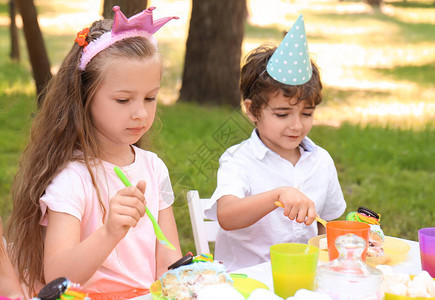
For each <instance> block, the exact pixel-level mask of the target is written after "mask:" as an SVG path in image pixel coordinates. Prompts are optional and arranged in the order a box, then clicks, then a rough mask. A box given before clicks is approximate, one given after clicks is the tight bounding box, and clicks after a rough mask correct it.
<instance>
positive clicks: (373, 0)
mask: <svg viewBox="0 0 435 300" xmlns="http://www.w3.org/2000/svg"><path fill="white" fill-rule="evenodd" d="M365 1H366V2H367V4H368V5H370V6H371V7H373V8H379V7H380V6H381V4H383V2H384V1H383V0H365Z"/></svg>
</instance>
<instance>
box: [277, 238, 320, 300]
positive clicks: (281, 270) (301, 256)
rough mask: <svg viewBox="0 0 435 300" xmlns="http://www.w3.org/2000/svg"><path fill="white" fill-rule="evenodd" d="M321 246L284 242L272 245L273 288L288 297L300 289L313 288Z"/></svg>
mask: <svg viewBox="0 0 435 300" xmlns="http://www.w3.org/2000/svg"><path fill="white" fill-rule="evenodd" d="M318 258H319V248H317V247H315V246H310V245H306V244H297V243H282V244H276V245H273V246H271V247H270V260H271V264H272V277H273V289H274V292H275V294H277V295H278V296H280V297H282V298H284V299H287V297H291V296H294V294H295V293H296V291H298V290H300V289H307V290H313V288H314V279H315V276H316V268H317V260H318Z"/></svg>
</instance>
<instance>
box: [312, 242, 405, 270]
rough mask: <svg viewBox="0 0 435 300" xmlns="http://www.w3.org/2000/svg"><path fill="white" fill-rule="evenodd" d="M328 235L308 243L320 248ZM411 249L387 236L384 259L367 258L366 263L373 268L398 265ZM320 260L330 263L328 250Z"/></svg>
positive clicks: (321, 252) (320, 253) (321, 254)
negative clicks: (322, 240) (320, 241)
mask: <svg viewBox="0 0 435 300" xmlns="http://www.w3.org/2000/svg"><path fill="white" fill-rule="evenodd" d="M325 237H326V234H322V235H319V236H315V237H313V238H311V239H310V240H309V241H308V245H313V246H316V247H319V240H320V239H322V238H325ZM410 249H411V247H410V246H409V245H408V244H407V243H406V242H404V241H402V240H399V239H396V238H393V237H389V236H386V237H385V241H384V256H383V257H367V259H366V263H368V264H369V265H372V266H376V265H381V264H382V265H390V266H393V265H396V264H398V263H401V262H403V261H405V260H406V257H407V256H408V252H409V250H410ZM319 260H320V261H322V262H327V261H329V255H328V250H322V249H321V250H320V252H319Z"/></svg>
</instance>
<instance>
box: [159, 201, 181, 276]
mask: <svg viewBox="0 0 435 300" xmlns="http://www.w3.org/2000/svg"><path fill="white" fill-rule="evenodd" d="M159 226H160V228H161V229H162V231H163V234H164V235H165V237H166V238H167V239H168V240H169V242H171V244H172V245H173V246H174V247H175V249H176V250H175V251H174V250H171V249H169V248H167V247H165V246H164V245H162V244H161V243H160V242H159V241H157V243H156V275H155V278H156V279H158V278H159V277H160V276H161V275H163V273H165V272H166V271H168V266H170V265H171V264H173V263H174V262H175V261H177V260H178V259H180V258H181V257H182V255H181V250H180V241H179V239H178V231H177V224H176V223H175V218H174V214H173V212H172V206H169V207H168V208H165V209H162V210H160V211H159Z"/></svg>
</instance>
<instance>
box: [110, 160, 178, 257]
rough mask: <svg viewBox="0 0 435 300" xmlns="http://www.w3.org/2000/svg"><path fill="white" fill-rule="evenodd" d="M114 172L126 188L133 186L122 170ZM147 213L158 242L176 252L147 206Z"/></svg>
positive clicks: (117, 169)
mask: <svg viewBox="0 0 435 300" xmlns="http://www.w3.org/2000/svg"><path fill="white" fill-rule="evenodd" d="M114 170H115V173H116V175H117V176H118V177H119V179H121V181H122V182H123V183H124V185H125V186H131V183H130V181H129V180H128V178H127V176H125V174H124V173H123V172H122V170H121V169H120V168H119V167H115V168H114ZM145 213H146V214H147V215H148V217H149V218H150V220H151V223H153V227H154V233H155V234H156V237H157V240H158V241H159V242H160V243H161V244H162V245H163V246H166V247H168V248H169V249H171V250H175V247H174V246H173V245H172V244H171V243H170V242H169V241H168V239H167V238H166V237H165V235H164V234H163V232H162V230H161V229H160V226H159V224H157V222H156V219H154V216H153V215H152V214H151V212H150V210H149V209H148V207H146V206H145Z"/></svg>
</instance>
